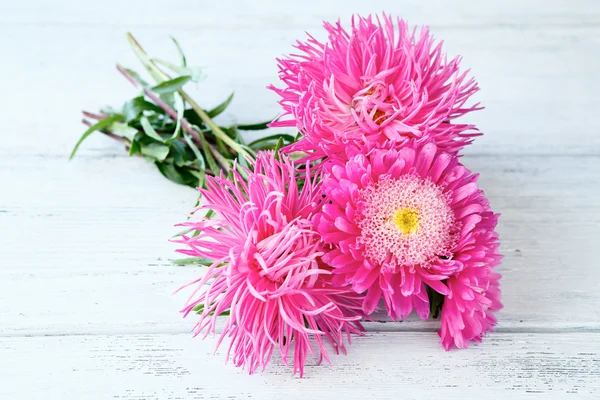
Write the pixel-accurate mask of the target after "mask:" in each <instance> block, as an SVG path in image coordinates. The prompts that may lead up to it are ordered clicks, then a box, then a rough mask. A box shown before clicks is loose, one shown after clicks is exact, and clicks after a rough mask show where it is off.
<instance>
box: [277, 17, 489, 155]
mask: <svg viewBox="0 0 600 400" xmlns="http://www.w3.org/2000/svg"><path fill="white" fill-rule="evenodd" d="M324 27H325V30H326V31H327V34H328V40H327V41H326V42H325V43H321V42H319V41H318V40H316V39H315V38H313V37H312V36H310V35H309V38H308V40H307V41H306V42H298V43H297V44H296V46H295V47H296V48H297V49H298V50H299V51H300V53H299V54H295V55H291V56H289V57H287V58H282V59H278V63H279V77H280V79H281V80H282V82H283V84H284V86H283V87H282V88H277V87H275V86H273V85H272V86H270V88H271V89H272V90H274V91H275V92H276V93H277V94H279V95H280V96H281V100H280V104H281V105H282V107H283V109H284V113H283V115H282V116H281V118H279V119H278V120H277V121H276V122H274V123H273V124H272V125H273V126H295V127H297V128H298V129H299V130H300V132H302V134H303V138H302V139H301V140H300V141H299V142H297V143H295V144H293V145H291V147H289V148H288V149H287V150H289V151H304V152H308V153H310V155H311V157H312V158H314V159H316V158H320V157H323V156H330V157H334V158H335V157H342V158H344V157H349V156H352V155H355V154H358V153H363V154H364V153H366V152H367V151H369V150H371V149H373V148H391V147H395V146H398V145H401V144H402V143H405V142H406V141H407V140H410V139H414V140H416V141H417V142H419V143H425V142H427V141H430V140H431V139H433V140H434V141H435V142H436V143H437V145H438V147H439V148H440V149H442V150H444V151H445V152H449V153H452V154H455V153H456V152H457V151H458V150H460V149H461V148H462V147H463V146H465V145H466V144H468V143H470V142H471V141H472V137H473V136H477V135H478V133H477V132H476V131H475V130H474V126H472V125H468V124H462V123H456V122H454V119H455V118H457V117H460V116H462V115H464V114H466V113H468V112H470V111H474V110H478V109H480V107H478V104H475V105H467V101H468V99H469V98H470V97H471V95H473V94H474V93H475V92H477V91H478V90H479V89H478V87H477V83H476V82H475V81H474V80H473V79H472V78H469V77H468V76H467V73H468V71H465V72H461V71H460V69H459V63H460V57H457V58H454V59H452V60H450V61H448V60H447V57H446V54H445V53H444V52H443V51H442V43H441V42H440V43H436V42H435V40H434V39H433V37H432V36H431V35H430V34H429V30H428V28H427V27H423V28H422V29H421V30H420V31H419V32H418V33H417V30H416V29H410V28H409V26H408V24H407V23H406V22H405V21H404V20H402V19H397V20H396V21H395V23H394V20H393V19H392V18H391V17H390V16H388V15H385V14H383V16H382V18H381V19H380V18H379V17H376V18H373V16H368V17H366V18H364V17H360V16H354V17H353V18H352V26H351V29H350V31H349V32H348V31H346V30H344V28H342V25H341V23H340V22H339V21H338V22H337V23H335V24H331V23H327V22H325V23H324Z"/></svg>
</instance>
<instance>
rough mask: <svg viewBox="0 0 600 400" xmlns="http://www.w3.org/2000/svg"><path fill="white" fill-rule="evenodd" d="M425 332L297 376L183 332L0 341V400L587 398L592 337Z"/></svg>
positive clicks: (597, 357)
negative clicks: (251, 363)
mask: <svg viewBox="0 0 600 400" xmlns="http://www.w3.org/2000/svg"><path fill="white" fill-rule="evenodd" d="M437 339H438V338H437V335H435V334H434V333H406V332H404V333H380V334H369V335H367V336H366V337H358V338H355V340H354V342H353V344H352V345H351V346H350V347H349V352H348V355H346V356H343V355H341V356H334V357H333V363H334V364H333V366H331V367H330V366H327V365H321V366H316V365H315V360H309V361H308V363H307V368H306V371H305V378H303V379H300V378H298V377H294V376H292V373H291V370H290V368H288V367H285V366H284V365H283V364H282V363H281V361H279V360H276V359H275V358H274V359H273V362H272V364H271V365H270V366H269V367H268V368H267V370H265V371H264V372H262V373H257V374H256V375H252V376H248V375H247V373H246V372H245V371H243V370H240V369H237V368H235V367H234V366H233V365H231V364H229V365H224V361H223V360H224V354H225V348H224V349H223V350H221V351H219V353H218V354H217V355H216V356H214V355H212V353H213V346H214V344H215V342H216V339H215V338H212V337H211V338H207V339H206V340H205V341H204V342H203V341H201V340H200V339H199V338H197V339H192V338H191V337H189V336H188V335H117V336H87V335H86V336H60V337H29V338H23V337H20V338H1V339H0V359H2V360H3V361H4V362H3V363H0V376H2V385H0V398H3V399H23V400H26V399H27V400H28V399H31V400H34V399H35V400H37V399H42V398H43V399H45V400H54V399H56V400H62V399H65V398H69V399H71V398H72V399H81V400H86V399H145V400H153V399H156V400H171V399H250V398H252V399H261V400H269V399H273V400H278V399H283V398H285V399H290V400H294V399H321V398H341V399H348V400H352V399H361V400H363V399H376V400H383V399H398V398H401V399H403V400H411V399H415V400H422V399H436V398H438V399H449V400H450V399H460V400H462V399H469V398H483V399H488V398H490V399H491V398H509V397H510V398H512V399H549V398H550V399H572V398H576V399H597V398H598V397H599V396H600V334H598V333H587V334H586V333H571V334H561V333H555V334H515V333H507V334H502V333H497V334H495V335H493V336H491V337H490V338H489V339H487V340H486V342H485V343H484V344H482V345H477V346H474V347H471V348H469V349H465V350H460V351H451V352H445V351H444V350H443V349H442V348H441V347H440V346H439V344H438V342H437Z"/></svg>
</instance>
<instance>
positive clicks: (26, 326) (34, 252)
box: [0, 145, 600, 335]
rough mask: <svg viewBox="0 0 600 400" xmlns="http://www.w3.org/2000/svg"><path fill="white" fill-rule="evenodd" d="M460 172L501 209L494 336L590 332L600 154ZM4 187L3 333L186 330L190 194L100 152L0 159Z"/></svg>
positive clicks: (599, 278)
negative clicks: (180, 257) (177, 262)
mask: <svg viewBox="0 0 600 400" xmlns="http://www.w3.org/2000/svg"><path fill="white" fill-rule="evenodd" d="M114 151H115V153H116V154H120V153H118V149H116V145H115V148H114ZM101 154H102V153H101ZM465 163H466V164H467V165H468V166H469V167H470V168H472V169H473V170H475V171H478V172H480V173H481V177H480V182H481V186H482V188H483V189H485V190H486V191H487V194H488V195H489V197H490V200H491V204H492V206H493V208H494V210H496V211H497V212H500V213H502V217H501V219H500V225H499V228H498V229H499V233H500V236H501V241H502V243H503V245H502V251H503V253H504V254H505V255H506V258H505V260H504V263H503V265H502V266H501V267H500V271H501V272H502V273H503V274H504V278H503V281H502V289H503V301H504V304H505V309H504V310H503V311H502V312H501V313H500V314H499V320H500V325H499V329H500V331H502V330H510V331H513V330H515V329H517V330H536V331H537V330H540V329H541V330H545V329H561V328H569V329H577V328H580V329H597V328H598V326H599V324H600V313H599V312H598V309H597V308H598V307H597V305H598V304H600V269H598V268H597V262H596V260H597V257H596V249H595V248H594V247H593V245H592V243H593V241H594V240H595V238H598V237H600V203H599V202H598V200H597V198H598V193H599V192H600V181H598V179H597V177H598V176H599V175H600V163H599V162H598V157H592V156H589V157H569V156H555V157H542V156H490V157H487V156H477V157H476V156H467V157H465ZM0 182H2V183H3V187H4V188H10V190H3V191H2V195H1V196H0V237H2V240H1V241H0V259H1V260H2V261H1V262H0V304H2V307H0V334H2V335H22V334H44V333H51V334H60V333H99V332H103V333H119V332H185V331H188V330H189V329H190V328H191V326H192V325H193V322H192V321H181V320H180V316H179V314H178V313H177V310H178V309H179V307H180V306H181V305H182V304H183V301H184V297H183V296H176V297H171V295H170V294H171V292H172V291H173V290H174V289H176V288H177V287H178V286H179V285H181V284H183V283H185V282H188V281H190V280H192V278H193V277H195V276H196V275H197V274H200V272H199V270H197V269H195V268H183V267H174V266H171V265H170V264H169V261H168V260H169V259H171V258H175V257H177V256H176V255H175V254H174V253H173V249H174V246H172V245H171V244H169V243H168V242H167V239H168V237H169V236H170V235H171V234H173V233H175V232H176V231H177V229H176V228H174V227H173V225H174V224H175V223H177V222H180V221H182V220H183V219H184V218H185V213H186V212H187V211H188V209H189V208H190V207H191V206H192V205H193V203H194V201H195V192H194V191H193V190H192V189H188V188H186V187H181V186H177V185H175V184H171V183H170V182H168V181H166V180H165V179H164V178H163V177H162V176H160V175H159V173H158V172H157V171H156V170H155V169H154V167H153V166H151V165H147V164H146V163H145V162H144V161H142V160H139V159H129V158H127V157H125V156H116V157H114V158H110V157H106V156H102V155H98V156H97V157H93V156H86V157H81V158H78V159H76V160H75V161H73V162H72V163H68V162H67V161H66V160H65V159H64V158H52V157H34V156H23V157H20V158H18V164H17V163H15V160H14V159H8V158H0ZM436 325H437V323H436V322H432V323H428V324H422V323H420V322H418V321H413V320H411V321H410V322H409V323H402V324H392V325H390V326H391V327H393V329H399V330H406V329H409V330H410V329H420V328H423V327H426V328H427V329H433V328H434V327H435V326H436ZM373 329H383V328H382V327H381V326H374V327H373ZM385 329H390V328H389V327H386V328H385Z"/></svg>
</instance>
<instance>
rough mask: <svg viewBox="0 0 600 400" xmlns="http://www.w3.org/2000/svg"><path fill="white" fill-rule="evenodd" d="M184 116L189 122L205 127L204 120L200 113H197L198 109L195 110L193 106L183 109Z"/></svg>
mask: <svg viewBox="0 0 600 400" xmlns="http://www.w3.org/2000/svg"><path fill="white" fill-rule="evenodd" d="M183 118H185V119H186V120H187V122H189V123H190V124H192V125H196V126H198V127H204V122H203V121H202V119H200V117H199V116H198V114H196V111H194V110H193V109H192V108H188V109H186V110H184V111H183Z"/></svg>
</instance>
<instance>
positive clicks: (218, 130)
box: [125, 32, 255, 158]
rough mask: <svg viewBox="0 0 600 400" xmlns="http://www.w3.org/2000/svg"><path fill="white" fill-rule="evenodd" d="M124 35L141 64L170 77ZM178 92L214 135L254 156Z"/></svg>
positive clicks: (232, 146)
mask: <svg viewBox="0 0 600 400" xmlns="http://www.w3.org/2000/svg"><path fill="white" fill-rule="evenodd" d="M125 36H126V37H127V40H128V41H129V43H130V44H131V46H132V47H133V49H134V50H135V52H136V54H137V56H138V58H139V59H140V61H142V64H144V66H146V68H148V69H149V70H150V71H152V72H154V73H155V74H156V75H157V76H159V77H160V78H161V79H163V80H165V81H167V80H169V79H171V78H170V76H169V75H167V74H166V73H165V72H164V71H163V70H162V69H160V68H159V67H158V66H157V65H156V64H155V63H154V61H153V60H152V59H151V58H150V56H148V53H146V51H144V49H143V48H142V46H141V45H140V44H139V43H138V41H137V40H136V39H135V38H134V37H133V35H132V34H131V33H129V32H127V33H126V34H125ZM178 92H179V94H181V97H183V99H184V100H185V101H187V102H188V103H189V104H190V106H191V107H192V109H193V110H194V112H196V114H198V116H199V117H200V119H201V120H202V122H204V123H205V124H206V126H208V127H209V128H210V129H211V130H212V131H213V133H214V134H215V136H217V137H218V138H220V139H221V140H222V141H223V142H224V143H226V144H227V145H228V146H229V147H231V148H232V149H233V150H235V151H236V152H237V153H238V154H242V155H244V156H248V157H251V158H254V157H253V156H254V155H255V154H254V152H253V151H252V150H250V151H251V152H252V154H251V153H249V152H248V151H246V150H245V149H244V148H243V147H241V146H240V145H239V143H237V142H235V141H234V140H233V139H231V138H230V137H229V136H228V135H227V134H226V133H225V132H223V131H222V130H221V128H219V126H218V125H217V124H215V123H214V122H213V120H212V119H211V118H210V117H209V116H208V114H207V113H206V111H204V110H203V109H202V107H200V106H199V105H198V103H196V102H195V101H194V100H193V99H192V98H191V97H190V95H189V94H187V93H186V92H185V91H183V89H179V90H178Z"/></svg>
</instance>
